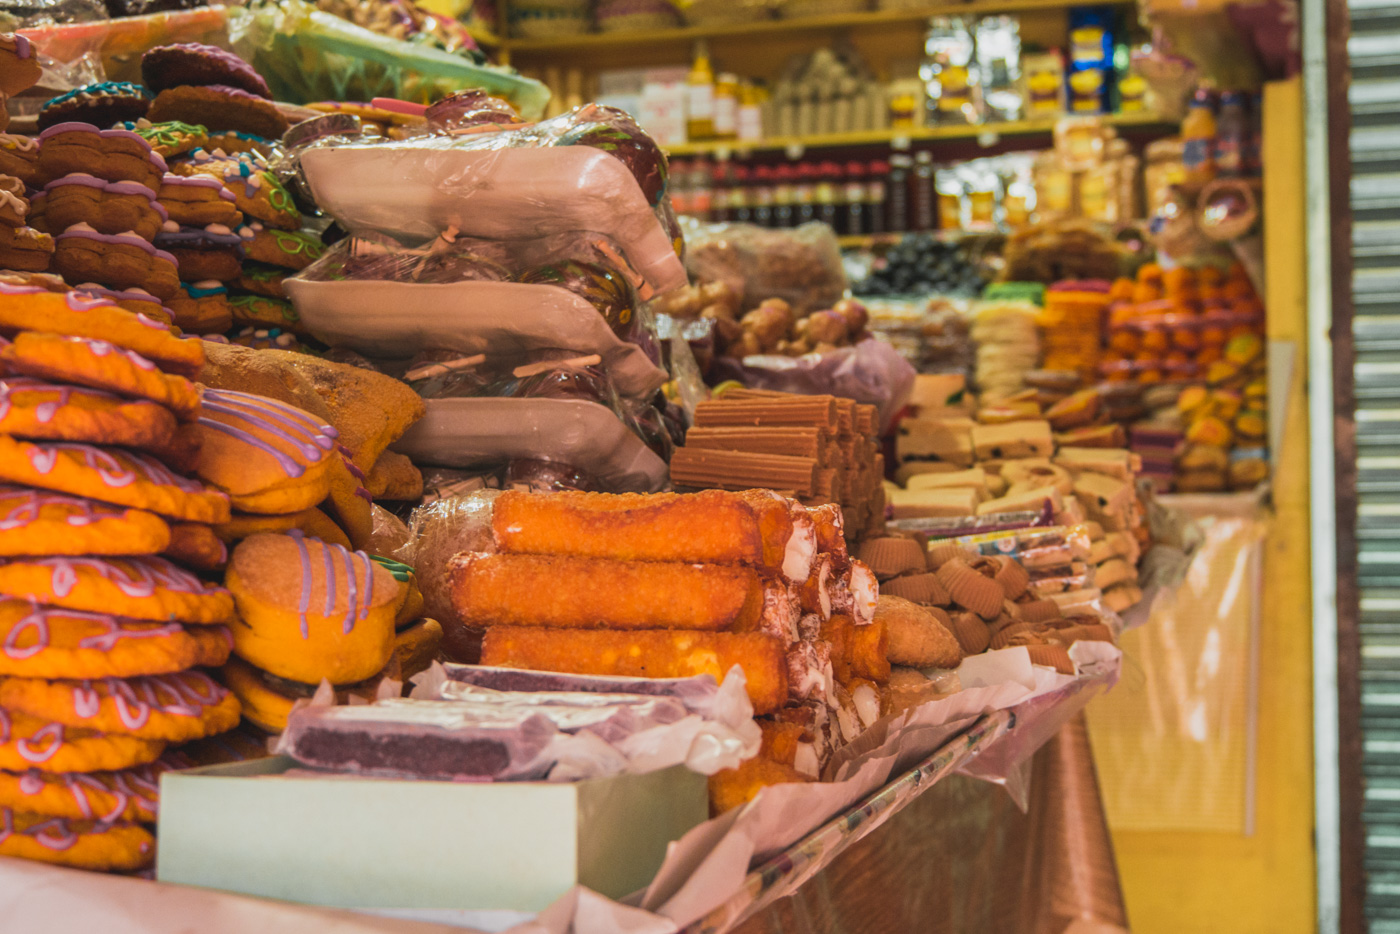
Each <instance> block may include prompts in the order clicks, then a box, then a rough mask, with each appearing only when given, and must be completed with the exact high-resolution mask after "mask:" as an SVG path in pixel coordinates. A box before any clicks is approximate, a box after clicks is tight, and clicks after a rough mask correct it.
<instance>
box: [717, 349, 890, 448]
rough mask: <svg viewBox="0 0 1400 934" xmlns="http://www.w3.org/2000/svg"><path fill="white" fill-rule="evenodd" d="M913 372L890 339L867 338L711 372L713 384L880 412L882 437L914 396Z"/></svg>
mask: <svg viewBox="0 0 1400 934" xmlns="http://www.w3.org/2000/svg"><path fill="white" fill-rule="evenodd" d="M914 376H915V373H914V368H913V367H912V366H910V365H909V361H907V360H905V359H904V358H903V357H901V356H900V355H899V351H897V350H895V349H894V348H893V347H892V346H890V345H889V344H888V343H886V342H885V341H882V340H880V339H878V338H871V339H869V340H863V341H861V342H860V343H858V344H856V345H855V346H854V347H842V348H840V349H839V350H831V351H827V352H826V353H819V354H817V353H812V354H807V355H805V356H802V357H778V356H761V357H745V358H744V359H743V360H742V361H739V360H735V359H733V358H732V357H723V358H720V359H718V360H716V361H715V362H714V365H713V366H712V367H711V368H710V373H709V380H710V382H711V383H716V384H717V383H720V382H723V381H724V380H730V379H732V380H737V381H739V382H741V383H743V384H744V385H745V386H747V387H749V388H750V389H773V390H778V391H780V392H795V393H799V394H801V395H809V396H811V395H827V394H830V395H833V396H841V397H842V398H845V399H854V400H856V401H857V402H862V403H866V404H869V405H873V406H875V407H876V408H878V409H879V410H880V425H881V433H884V432H886V431H888V430H889V429H890V428H891V427H892V426H893V424H894V420H895V418H896V417H897V416H898V415H899V412H900V410H901V409H903V408H904V405H905V403H907V402H908V401H909V397H910V395H911V394H912V393H913V392H914Z"/></svg>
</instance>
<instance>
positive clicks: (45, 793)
mask: <svg viewBox="0 0 1400 934" xmlns="http://www.w3.org/2000/svg"><path fill="white" fill-rule="evenodd" d="M74 132H79V131H74ZM81 132H86V131H81ZM0 334H3V335H4V339H0V368H3V369H0V373H3V378H0V484H4V485H3V486H0V594H2V595H3V597H0V769H3V771H0V854H3V855H10V856H20V857H26V858H31V859H39V860H44V861H48V862H55V863H61V864H65V865H70V866H79V867H84V868H89V869H106V870H126V871H131V870H139V869H142V868H144V867H146V866H148V865H149V864H150V862H151V860H152V858H153V856H154V841H153V838H152V836H151V833H150V831H149V830H148V829H146V827H145V826H144V825H147V824H150V823H152V822H153V821H154V818H155V810H156V779H157V776H158V774H159V773H160V771H162V770H163V769H165V768H167V767H169V765H170V760H168V759H165V758H163V753H165V752H166V749H167V747H168V746H172V745H174V744H179V743H184V742H188V741H192V740H197V739H200V738H203V737H208V736H211V735H214V734H218V733H222V732H224V731H226V730H229V729H231V728H232V727H234V726H235V725H236V724H237V723H238V718H239V703H238V700H237V698H235V697H234V696H233V695H232V694H230V693H229V691H227V690H226V689H225V688H224V687H222V686H221V685H219V684H218V683H216V682H215V681H213V680H212V679H211V678H210V677H209V676H208V675H207V674H205V673H204V672H203V671H202V670H201V669H202V668H204V667H212V666H218V665H221V664H223V663H224V661H225V660H226V659H227V658H228V655H229V651H230V648H231V647H232V642H233V640H232V639H231V637H230V632H229V630H228V629H227V628H226V625H225V624H227V623H230V622H231V621H232V617H233V599H232V597H231V596H230V594H229V592H228V591H227V590H225V589H224V588H223V587H221V586H218V585H217V584H213V583H209V582H207V581H205V580H203V579H201V578H200V577H198V576H196V574H195V573H192V572H191V569H192V570H193V571H196V572H200V573H204V572H208V571H211V570H213V569H215V568H217V567H218V566H220V565H221V564H222V563H223V561H224V560H225V557H226V552H225V550H224V548H223V546H222V544H221V543H220V542H219V540H218V539H217V538H216V537H215V536H214V534H213V532H212V531H211V528H210V526H211V525H212V524H214V523H223V522H227V521H228V520H229V497H228V495H227V494H226V493H224V492H223V491H220V490H217V489H213V488H211V487H207V486H205V485H204V484H203V483H201V482H199V481H198V480H196V479H192V478H191V477H189V476H187V475H188V474H196V473H200V472H202V471H200V470H199V467H200V466H201V464H203V463H205V462H207V460H208V458H209V457H210V456H211V452H208V451H201V449H200V441H201V434H202V432H201V430H200V428H199V425H200V424H201V421H202V420H203V419H205V418H207V417H208V415H209V413H208V412H207V411H206V410H205V409H204V407H203V406H202V404H201V399H200V394H199V390H198V388H197V387H196V385H195V384H194V383H193V382H192V380H193V379H194V378H195V377H196V376H198V374H199V372H200V370H201V368H202V367H203V365H204V349H203V344H202V343H201V342H199V341H197V340H185V339H181V338H178V337H176V336H175V335H174V334H173V333H172V332H171V331H170V330H169V329H168V327H167V326H166V325H163V324H160V323H158V322H156V321H153V320H151V319H149V318H145V317H143V316H141V315H139V314H135V313H132V312H129V311H127V310H125V309H123V308H120V307H118V306H117V305H115V304H113V303H111V302H109V301H106V300H104V299H100V298H92V297H90V296H86V295H83V294H81V293H78V292H65V293H59V292H49V291H46V290H45V289H43V288H42V287H40V286H24V285H12V284H0ZM182 565H183V566H182Z"/></svg>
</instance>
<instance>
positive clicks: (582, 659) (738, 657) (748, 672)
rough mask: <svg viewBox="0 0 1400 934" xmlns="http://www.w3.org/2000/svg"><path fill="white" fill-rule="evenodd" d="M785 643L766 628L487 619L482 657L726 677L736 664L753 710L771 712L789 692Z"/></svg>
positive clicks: (522, 664) (521, 664)
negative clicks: (611, 626) (627, 627)
mask: <svg viewBox="0 0 1400 934" xmlns="http://www.w3.org/2000/svg"><path fill="white" fill-rule="evenodd" d="M783 648H784V647H783V645H782V644H781V643H780V642H779V641H778V640H777V639H775V638H773V637H772V636H769V635H766V634H764V633H757V632H754V633H729V632H670V631H665V630H641V631H634V632H613V631H609V630H582V629H539V628H526V627H519V626H493V627H492V628H491V629H488V630H487V631H486V636H485V638H484V639H483V640H482V643H481V664H483V665H498V666H501V667H506V668H528V669H532V670H535V671H561V672H567V673H570V674H582V675H611V676H624V677H633V678H688V677H691V676H694V675H706V674H707V675H713V676H714V678H715V680H716V681H722V680H724V676H725V674H726V673H727V672H728V671H729V669H730V668H732V667H733V666H734V665H738V666H740V667H741V668H743V670H744V676H745V677H746V678H747V679H748V692H749V700H750V701H752V702H753V708H754V713H755V714H756V715H762V714H765V713H772V712H773V711H775V710H777V709H778V708H779V707H781V706H782V705H783V704H784V703H785V702H786V701H787V696H788V686H787V659H786V657H785V655H784V653H783Z"/></svg>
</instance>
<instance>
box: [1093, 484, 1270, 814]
mask: <svg viewBox="0 0 1400 934" xmlns="http://www.w3.org/2000/svg"><path fill="white" fill-rule="evenodd" d="M1163 499H1164V501H1165V502H1166V503H1167V504H1168V505H1170V506H1171V507H1174V508H1176V509H1179V510H1181V511H1182V512H1183V513H1185V514H1186V515H1188V516H1190V517H1192V519H1194V521H1195V523H1196V524H1197V525H1198V526H1199V530H1200V536H1201V537H1200V539H1199V543H1198V544H1196V545H1195V547H1194V548H1193V549H1192V550H1191V552H1190V554H1189V559H1188V560H1187V562H1186V563H1185V564H1184V565H1182V566H1181V570H1182V576H1181V577H1180V579H1179V580H1178V581H1176V582H1175V583H1174V584H1167V585H1163V584H1162V582H1161V581H1160V580H1159V581H1158V585H1159V589H1158V591H1157V595H1156V597H1155V599H1154V600H1153V601H1152V604H1151V608H1150V610H1149V614H1148V620H1147V622H1148V624H1147V625H1143V626H1140V627H1138V628H1135V629H1130V630H1129V631H1127V632H1125V633H1124V634H1123V637H1122V648H1123V651H1124V654H1125V655H1126V657H1127V675H1126V676H1125V677H1124V679H1123V684H1122V685H1121V686H1120V687H1119V689H1118V690H1117V691H1115V692H1114V693H1113V694H1112V695H1110V696H1109V697H1108V698H1106V699H1105V700H1104V701H1103V702H1102V703H1100V704H1096V705H1094V707H1093V709H1092V710H1090V712H1089V727H1090V732H1091V735H1092V737H1093V742H1094V750H1095V754H1096V756H1097V761H1098V763H1099V768H1100V772H1101V777H1102V780H1103V792H1104V802H1105V806H1106V808H1107V810H1108V814H1109V818H1110V820H1111V822H1112V824H1113V826H1114V828H1115V829H1117V830H1146V831H1151V830H1182V831H1219V832H1227V833H1237V834H1241V833H1249V832H1250V829H1251V827H1252V825H1253V815H1254V769H1255V765H1254V761H1255V755H1256V752H1255V748H1254V735H1255V725H1254V724H1255V718H1256V716H1257V704H1258V697H1257V691H1258V627H1259V624H1260V621H1259V618H1258V614H1259V607H1260V588H1261V586H1262V581H1261V577H1260V575H1261V573H1262V556H1263V537H1264V534H1265V531H1266V525H1267V521H1268V520H1267V513H1266V512H1265V511H1264V509H1263V508H1262V507H1261V506H1260V505H1259V503H1258V502H1257V500H1256V499H1255V498H1254V497H1252V496H1249V495H1242V496H1168V497H1163Z"/></svg>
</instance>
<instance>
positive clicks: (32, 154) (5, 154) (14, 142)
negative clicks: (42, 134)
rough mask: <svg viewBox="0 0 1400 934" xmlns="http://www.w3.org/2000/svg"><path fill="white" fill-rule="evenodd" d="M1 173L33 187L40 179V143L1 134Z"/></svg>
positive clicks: (25, 137) (13, 135)
mask: <svg viewBox="0 0 1400 934" xmlns="http://www.w3.org/2000/svg"><path fill="white" fill-rule="evenodd" d="M0 172H4V173H5V174H6V175H13V176H14V177H15V178H17V179H19V180H20V181H22V182H24V183H25V184H26V185H29V186H32V185H34V183H35V182H36V181H37V180H38V177H39V141H38V140H36V139H34V138H32V137H29V136H18V135H15V134H13V133H0Z"/></svg>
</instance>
